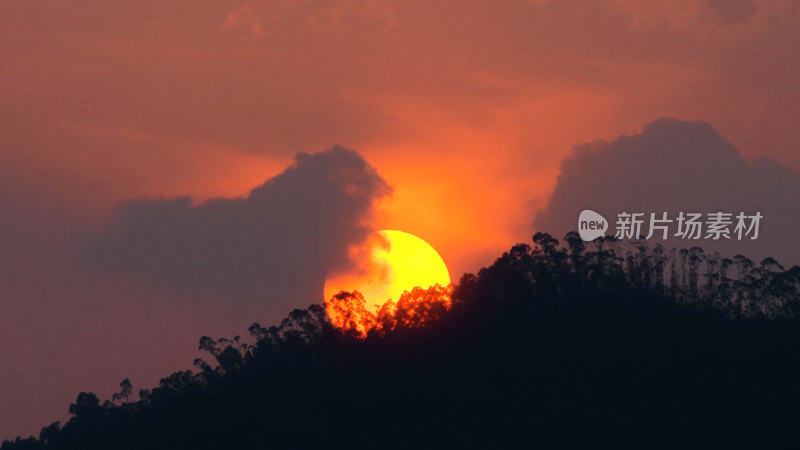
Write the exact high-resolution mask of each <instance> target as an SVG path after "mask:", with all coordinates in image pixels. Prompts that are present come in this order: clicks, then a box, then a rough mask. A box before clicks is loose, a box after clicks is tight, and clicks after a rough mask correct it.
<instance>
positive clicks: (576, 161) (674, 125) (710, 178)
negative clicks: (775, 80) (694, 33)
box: [534, 119, 800, 265]
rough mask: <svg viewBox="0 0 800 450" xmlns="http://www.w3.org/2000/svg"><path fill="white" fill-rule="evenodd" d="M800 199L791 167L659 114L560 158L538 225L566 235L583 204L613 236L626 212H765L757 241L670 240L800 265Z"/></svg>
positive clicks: (706, 128) (703, 126)
mask: <svg viewBox="0 0 800 450" xmlns="http://www.w3.org/2000/svg"><path fill="white" fill-rule="evenodd" d="M797 198H800V177H798V175H797V174H796V173H794V172H793V171H792V170H790V169H789V168H787V167H786V166H783V165H781V164H780V163H778V162H776V161H774V160H771V159H766V158H764V159H756V160H753V161H747V160H745V159H744V158H743V157H742V155H741V153H740V152H739V150H738V149H737V148H736V147H734V146H733V145H732V144H731V143H730V142H728V141H727V140H725V138H723V137H722V136H721V135H720V134H719V133H718V132H717V131H716V130H715V129H714V128H713V127H712V126H711V125H709V124H708V123H705V122H685V121H680V120H676V119H661V120H657V121H655V122H652V123H650V124H648V125H647V126H645V127H644V129H643V130H642V132H641V134H638V135H635V136H621V137H619V138H617V139H616V140H614V141H613V142H611V143H608V142H596V143H591V144H585V145H580V146H578V147H576V148H575V150H574V152H573V154H572V155H571V156H570V157H569V158H567V159H566V160H565V161H564V162H563V163H562V166H561V174H560V176H559V178H558V181H557V183H556V187H555V190H554V192H553V194H552V196H551V197H550V199H549V202H548V205H547V207H546V208H545V209H544V210H542V211H541V212H540V213H539V214H538V215H537V217H536V219H535V223H534V226H535V228H536V229H537V230H542V231H546V232H549V233H551V234H554V235H556V236H558V237H561V236H563V235H564V234H565V233H566V232H567V231H569V230H575V229H576V228H577V217H578V214H579V213H580V211H582V210H584V209H592V210H595V211H598V212H600V213H601V214H603V215H604V216H605V217H606V218H607V219H608V220H610V221H611V222H612V223H611V227H610V230H609V231H610V232H609V234H613V232H614V229H615V223H616V218H617V214H618V213H620V212H623V211H626V212H644V213H650V212H654V213H660V212H664V211H666V212H669V216H668V217H672V218H674V217H676V215H677V213H678V212H681V211H684V212H701V213H703V214H707V213H712V212H717V211H726V212H733V213H734V214H736V213H738V212H740V211H744V212H747V213H754V212H756V211H758V212H761V214H762V215H763V216H764V218H763V219H762V221H761V230H760V235H759V237H758V239H756V240H750V239H744V240H736V239H733V240H720V241H713V240H708V239H701V240H685V241H682V240H679V239H674V238H671V239H670V240H669V241H668V242H667V244H669V245H673V244H675V245H680V246H687V247H688V246H693V245H699V246H701V247H703V248H704V249H705V250H707V251H708V250H712V251H719V252H720V253H722V254H724V255H728V256H733V255H734V254H739V253H741V254H744V255H747V256H749V257H751V258H754V259H757V260H759V259H761V258H764V257H766V256H772V257H775V258H776V259H778V261H779V262H781V263H784V264H787V265H791V264H798V263H800V257H799V256H798V255H800V240H798V239H797V234H796V233H797V224H798V223H800V210H798V209H797V208H796V207H794V206H793V205H794V204H793V203H792V202H796V200H795V199H797ZM647 217H648V218H649V214H648V215H647ZM648 223H649V220H646V221H645V226H647V224H648ZM672 226H673V227H677V225H676V224H674V223H673V224H672ZM644 229H645V228H644V227H643V230H644ZM674 231H677V228H674V229H673V232H674ZM643 234H645V235H646V234H647V233H646V232H643ZM650 242H651V243H653V244H654V243H655V242H661V240H660V239H657V240H653V239H651V241H650Z"/></svg>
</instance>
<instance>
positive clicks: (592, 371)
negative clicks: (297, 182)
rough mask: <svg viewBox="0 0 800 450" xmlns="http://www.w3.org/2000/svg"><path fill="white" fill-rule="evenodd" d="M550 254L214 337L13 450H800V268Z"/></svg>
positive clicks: (639, 248)
mask: <svg viewBox="0 0 800 450" xmlns="http://www.w3.org/2000/svg"><path fill="white" fill-rule="evenodd" d="M533 241H534V242H533V245H532V246H529V245H527V244H518V245H515V246H514V247H512V248H511V249H510V250H509V251H508V252H507V253H505V254H503V255H502V256H501V257H500V258H498V259H497V260H496V261H495V262H494V264H492V265H491V266H490V267H487V268H484V269H481V270H480V271H479V272H478V273H477V274H474V275H473V274H467V275H464V276H463V277H462V278H461V280H460V281H459V283H458V284H457V285H455V286H452V287H451V289H452V291H450V290H448V289H445V288H442V287H434V288H431V289H428V290H423V289H415V290H413V291H412V292H409V293H407V294H406V295H405V296H404V297H403V298H401V299H400V301H398V302H397V304H396V305H393V306H392V309H391V314H389V313H388V312H387V311H384V312H383V313H382V314H381V313H379V314H377V315H371V313H370V314H367V313H368V312H365V310H361V309H359V308H358V306H359V302H361V303H363V298H360V297H359V295H358V294H350V293H342V294H340V295H338V296H336V297H335V298H334V299H331V302H339V306H342V307H343V305H350V306H349V307H348V308H349V309H347V308H345V310H346V311H351V312H352V311H355V313H353V314H351V315H349V316H347V318H346V319H347V320H343V321H341V320H340V321H339V322H337V325H339V326H338V327H337V326H334V325H333V324H332V323H331V321H330V319H329V318H328V314H327V313H326V309H325V307H323V306H320V305H312V306H311V307H309V308H307V309H305V310H295V311H293V312H291V313H290V314H289V316H288V317H287V318H286V319H285V320H284V321H283V322H282V323H281V324H280V325H277V326H272V327H262V326H261V325H259V324H257V323H256V324H253V325H252V326H251V327H250V329H249V332H250V338H247V339H243V338H241V337H239V336H236V337H234V338H232V339H216V340H215V339H211V338H209V337H203V338H202V339H201V340H200V344H199V345H200V348H201V349H202V350H205V351H206V352H207V353H208V355H209V358H208V359H209V360H208V361H206V360H197V361H195V366H196V370H194V371H182V372H176V373H173V374H172V375H170V376H168V377H166V378H164V379H163V380H161V382H160V384H159V386H158V387H155V388H153V389H150V390H139V391H138V392H137V391H136V390H135V389H134V388H133V386H132V385H131V383H130V382H129V381H128V380H123V382H122V383H120V392H119V393H118V394H115V395H114V396H113V397H112V399H110V400H107V401H105V402H101V401H100V399H98V398H97V396H95V395H94V394H92V393H80V394H79V395H78V397H77V399H76V401H75V403H73V404H72V405H70V407H69V412H70V414H71V415H72V418H71V419H70V420H69V421H68V422H66V423H64V424H60V423H54V424H52V425H50V426H47V427H45V428H43V429H42V431H41V433H40V434H39V436H38V438H34V437H30V438H17V439H16V440H13V441H6V442H4V443H3V445H2V450H26V449H184V448H185V449H247V448H304V449H307V448H354V449H357V448H437V449H439V448H520V447H524V448H546V449H561V448H605V447H613V448H649V449H653V448H678V447H681V448H704V449H707V448H759V449H766V448H800V427H798V424H799V423H800V326H798V325H800V322H798V316H799V315H800V267H797V266H795V267H793V268H791V269H788V270H786V269H784V268H783V267H781V266H780V265H779V264H778V263H777V262H776V261H774V260H772V259H771V258H767V259H765V260H763V261H761V262H760V263H758V264H756V263H754V262H752V261H750V260H749V259H747V258H745V257H743V256H740V255H739V256H736V257H734V258H723V257H721V256H720V255H718V254H710V255H708V254H705V253H704V252H703V251H702V249H700V248H698V247H694V248H691V249H682V250H670V251H667V250H665V249H663V248H661V247H660V246H656V247H648V246H646V245H644V244H642V243H637V242H632V243H631V242H618V241H615V240H614V239H613V238H608V239H603V238H601V239H598V240H596V241H594V242H592V243H584V242H583V241H581V240H580V238H579V237H578V236H577V234H575V233H569V234H568V235H567V236H566V238H565V239H564V244H559V242H558V241H557V240H556V239H554V238H552V237H551V236H549V235H547V234H543V233H537V234H536V235H535V236H534V238H533ZM446 293H449V294H450V295H449V297H450V298H449V299H447V301H443V296H444V295H445V294H446ZM329 306H330V304H329ZM334 306H335V305H334ZM340 319H341V318H340ZM343 324H344V325H343Z"/></svg>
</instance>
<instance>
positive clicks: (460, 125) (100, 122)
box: [0, 0, 800, 273]
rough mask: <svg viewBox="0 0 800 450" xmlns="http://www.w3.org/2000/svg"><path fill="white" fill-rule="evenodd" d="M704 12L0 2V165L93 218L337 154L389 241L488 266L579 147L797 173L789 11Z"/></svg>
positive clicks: (672, 6) (362, 2) (779, 5)
mask: <svg viewBox="0 0 800 450" xmlns="http://www.w3.org/2000/svg"><path fill="white" fill-rule="evenodd" d="M700 3H702V2H675V1H669V2H667V1H665V2H648V5H649V6H647V7H644V6H640V5H641V4H640V3H638V2H629V1H621V0H620V1H606V2H593V3H592V5H591V6H589V5H587V4H585V2H576V3H572V2H549V1H541V0H539V1H529V2H509V3H507V4H506V5H505V6H503V7H502V8H501V7H498V6H496V5H489V4H487V3H486V2H477V1H476V2H470V1H467V2H458V3H454V4H450V3H447V2H433V3H432V2H414V1H409V2H392V1H389V0H340V1H331V2H315V1H288V0H280V1H270V2H244V3H240V2H199V3H198V2H175V3H172V4H171V5H170V6H168V7H165V6H163V5H161V4H160V2H140V3H137V4H136V5H135V6H134V5H127V6H125V7H121V6H119V5H114V6H113V7H112V6H110V5H107V4H105V3H104V2H99V1H84V2H79V4H80V7H76V5H67V4H52V3H47V4H46V6H45V2H36V1H30V2H28V1H26V2H5V3H4V4H3V5H2V6H0V9H1V10H2V14H0V17H2V18H0V21H1V22H2V28H3V30H4V31H3V36H4V39H3V41H2V44H0V49H2V52H3V55H4V56H3V60H4V64H3V69H2V71H1V72H0V92H2V100H3V104H4V105H5V107H4V108H3V113H2V114H3V116H4V117H3V121H2V123H3V124H4V125H2V126H3V129H4V132H3V135H4V145H3V146H2V148H0V161H2V166H3V169H2V171H3V172H4V174H5V176H7V177H8V176H11V177H12V178H14V179H15V180H17V181H18V183H20V185H21V186H24V188H22V189H23V190H26V191H31V190H32V191H35V192H33V193H31V195H34V196H41V197H46V198H47V199H48V201H52V202H55V203H59V204H64V205H68V206H67V207H69V208H77V210H78V212H79V213H80V214H82V215H85V217H87V220H91V221H100V220H102V219H103V218H104V216H105V214H106V213H107V211H108V209H109V207H110V206H111V205H113V204H114V203H116V202H118V201H120V200H123V199H125V198H130V197H137V196H158V195H165V196H175V195H181V194H189V195H192V196H194V197H195V198H197V199H199V200H202V199H207V198H210V197H214V196H235V195H240V194H243V193H245V192H246V191H247V190H248V189H250V188H252V187H254V186H256V185H257V184H259V183H260V182H261V181H263V180H264V179H265V178H266V177H268V176H271V175H274V174H276V173H278V172H279V171H280V170H282V168H284V167H285V166H286V165H287V164H288V163H289V162H290V161H291V157H292V155H293V154H294V153H295V152H296V151H307V152H313V151H318V150H322V149H325V148H328V147H330V146H331V145H332V144H334V143H338V144H341V145H344V146H347V147H350V148H353V149H355V150H358V151H359V152H361V153H362V154H363V155H364V156H365V157H366V159H367V160H368V161H370V162H371V163H372V164H373V165H374V166H375V167H377V169H378V170H379V171H380V173H381V174H382V175H383V176H384V177H385V178H386V179H387V180H388V181H389V182H390V183H391V184H392V185H393V186H394V187H395V194H394V197H393V198H392V199H391V200H389V201H387V202H385V204H384V205H383V211H382V212H383V214H382V215H381V219H380V221H379V223H378V227H383V228H396V229H404V230H408V231H411V232H413V233H416V234H419V235H420V236H423V237H424V238H425V239H427V240H429V241H430V242H431V243H432V244H433V245H434V246H436V247H437V248H438V249H440V251H441V252H442V253H443V255H444V256H445V258H446V260H447V261H448V262H449V263H450V264H451V265H452V266H453V267H454V269H455V270H454V273H459V272H463V271H465V270H473V269H474V268H476V267H477V266H478V265H480V264H483V263H485V262H486V258H487V257H489V256H491V255H495V254H496V253H497V252H498V251H500V250H502V249H504V248H505V247H507V246H508V245H509V244H510V243H511V242H512V241H515V240H521V239H526V238H527V237H528V234H530V233H529V232H530V230H529V223H530V221H531V217H532V214H533V212H534V211H535V209H536V208H537V207H541V206H542V204H543V201H544V200H545V199H546V196H547V194H548V193H549V191H550V189H551V188H552V186H553V183H554V181H555V177H556V176H557V171H558V164H559V163H560V161H561V159H563V158H564V156H565V155H567V154H568V152H569V150H570V148H571V146H572V145H574V144H576V143H580V142H584V141H591V140H595V139H601V138H602V139H610V138H613V137H615V136H616V135H618V134H621V133H631V132H634V131H636V130H637V129H638V128H639V127H641V126H642V125H643V124H644V123H647V122H648V121H650V120H652V119H655V118H657V117H662V116H676V117H680V118H684V119H703V120H706V121H709V122H711V123H712V124H714V125H715V126H716V127H717V128H718V129H720V130H721V132H722V133H723V134H724V135H725V136H726V137H728V138H729V139H730V140H731V141H732V142H733V143H734V144H736V145H738V146H739V147H740V148H741V149H742V150H743V152H744V153H745V155H746V156H748V157H754V156H761V155H770V156H773V157H775V158H776V159H778V160H779V161H782V162H784V163H786V164H788V165H790V166H791V167H793V168H795V169H798V168H800V157H798V154H797V152H796V151H795V148H796V145H797V142H798V138H800V135H798V133H800V132H799V131H798V129H797V127H795V126H794V125H793V121H794V119H793V117H794V115H793V114H792V112H793V111H796V108H797V105H798V102H800V96H799V95H798V94H799V93H800V88H798V87H797V83H796V82H795V81H796V79H797V77H796V76H797V75H798V66H799V65H800V62H798V60H797V58H791V57H789V55H791V54H792V53H793V51H794V50H796V48H797V44H798V40H799V36H800V33H799V32H798V30H797V26H796V24H797V23H798V22H797V20H796V19H797V6H796V3H793V2H788V1H787V2H781V1H774V2H762V3H758V4H756V5H753V8H749V7H748V6H747V5H748V4H749V2H741V1H737V2H731V3H730V4H722V3H721V2H712V1H709V2H707V4H705V5H701V4H700ZM8 172H11V173H13V175H8V174H7V173H8ZM45 180H46V181H45ZM464 242H469V246H465V245H463V243H464Z"/></svg>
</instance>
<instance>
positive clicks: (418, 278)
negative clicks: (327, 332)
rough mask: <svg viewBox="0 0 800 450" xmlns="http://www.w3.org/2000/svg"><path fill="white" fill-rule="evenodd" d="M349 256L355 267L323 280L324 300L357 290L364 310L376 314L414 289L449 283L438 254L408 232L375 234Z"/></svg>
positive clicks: (448, 275)
mask: <svg viewBox="0 0 800 450" xmlns="http://www.w3.org/2000/svg"><path fill="white" fill-rule="evenodd" d="M350 253H351V254H350V257H351V259H352V260H353V263H354V264H355V266H354V267H353V268H352V270H350V271H348V272H346V273H339V274H332V275H330V276H329V277H328V279H327V280H325V288H324V293H325V299H330V298H331V297H332V296H334V295H336V294H337V293H338V292H340V291H348V292H350V291H358V292H360V293H361V294H363V295H364V298H365V300H366V306H367V309H368V310H371V311H375V310H377V309H378V308H380V306H381V305H383V304H384V303H385V302H386V301H387V300H389V299H392V300H394V301H397V300H398V299H399V298H400V295H401V294H402V293H403V291H407V290H411V289H412V288H414V287H416V286H420V287H422V288H427V287H430V286H433V285H435V284H440V285H442V286H447V285H448V284H450V273H449V272H448V270H447V266H446V265H445V263H444V261H443V260H442V258H441V256H439V253H437V252H436V250H435V249H434V248H433V247H432V246H431V245H430V244H428V243H427V242H425V241H424V240H422V239H420V238H418V237H417V236H414V235H413V234H410V233H405V232H403V231H396V230H381V231H377V232H375V233H372V234H371V235H370V236H369V237H368V238H367V240H366V241H365V242H364V243H363V244H362V245H361V246H358V247H354V248H352V249H351V252H350Z"/></svg>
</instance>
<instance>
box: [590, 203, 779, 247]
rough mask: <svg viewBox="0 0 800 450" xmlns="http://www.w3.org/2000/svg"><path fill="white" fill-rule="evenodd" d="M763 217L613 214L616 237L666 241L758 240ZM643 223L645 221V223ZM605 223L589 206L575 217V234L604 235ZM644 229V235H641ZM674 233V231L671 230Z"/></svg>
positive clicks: (724, 213)
mask: <svg viewBox="0 0 800 450" xmlns="http://www.w3.org/2000/svg"><path fill="white" fill-rule="evenodd" d="M763 217H764V216H762V215H761V213H760V212H755V213H753V214H748V213H745V212H739V213H738V214H735V215H734V213H730V212H723V211H717V212H711V213H706V214H703V213H699V212H689V213H684V212H679V213H678V214H677V216H673V217H669V215H668V214H667V213H666V212H660V213H653V212H651V213H643V212H635V213H629V212H621V213H619V214H618V215H617V221H616V232H615V234H614V237H615V238H617V239H640V238H644V239H650V238H652V237H654V236H655V237H656V238H658V237H659V236H660V237H661V239H662V240H666V239H668V238H670V237H676V238H680V239H686V240H698V239H712V240H715V241H716V240H720V239H736V240H740V241H741V240H742V239H751V240H753V239H758V230H759V225H760V224H761V219H762V218H763ZM645 222H646V223H645ZM608 226H609V223H608V221H607V220H606V219H605V217H603V216H602V215H600V214H599V213H597V212H594V211H592V210H591V209H585V210H583V211H581V213H580V215H579V216H578V234H580V236H581V239H583V240H584V241H592V240H594V239H597V238H599V237H601V236H605V235H606V230H608ZM644 232H647V234H644ZM673 232H674V233H673Z"/></svg>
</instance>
